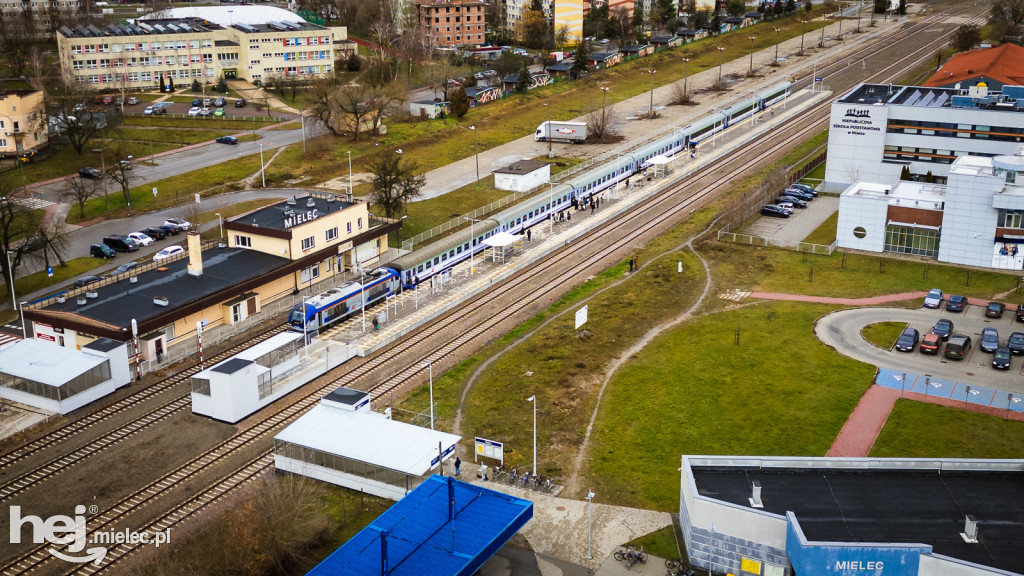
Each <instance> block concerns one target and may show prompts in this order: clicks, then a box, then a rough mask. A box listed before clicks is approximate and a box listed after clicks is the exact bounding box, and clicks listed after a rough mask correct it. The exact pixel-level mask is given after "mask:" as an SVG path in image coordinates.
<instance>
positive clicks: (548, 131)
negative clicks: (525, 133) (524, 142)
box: [533, 121, 587, 144]
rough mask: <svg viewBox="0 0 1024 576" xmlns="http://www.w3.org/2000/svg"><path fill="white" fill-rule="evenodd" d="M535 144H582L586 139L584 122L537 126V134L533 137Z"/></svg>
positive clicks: (552, 123) (550, 123)
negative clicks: (549, 142) (549, 141)
mask: <svg viewBox="0 0 1024 576" xmlns="http://www.w3.org/2000/svg"><path fill="white" fill-rule="evenodd" d="M533 139H534V140H536V141H537V142H547V141H548V140H551V141H552V142H569V143H571V144H582V143H583V141H584V140H586V139H587V123H586V122H556V121H553V122H543V123H541V125H540V126H537V133H536V134H534V135H533Z"/></svg>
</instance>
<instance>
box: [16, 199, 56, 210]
mask: <svg viewBox="0 0 1024 576" xmlns="http://www.w3.org/2000/svg"><path fill="white" fill-rule="evenodd" d="M14 201H15V203H17V204H21V205H22V206H24V207H26V208H28V209H29V210H42V209H45V208H46V207H47V206H53V205H54V204H56V202H50V201H49V200H43V199H42V198H15V199H14Z"/></svg>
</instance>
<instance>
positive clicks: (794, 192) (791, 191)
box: [782, 188, 814, 202]
mask: <svg viewBox="0 0 1024 576" xmlns="http://www.w3.org/2000/svg"><path fill="white" fill-rule="evenodd" d="M782 193H783V194H785V195H786V196H795V197H796V198H799V199H801V200H806V201H808V202H810V201H811V200H814V194H808V193H807V192H804V191H803V190H801V189H799V188H786V189H785V190H783V191H782Z"/></svg>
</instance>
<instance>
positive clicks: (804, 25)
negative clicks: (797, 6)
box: [799, 18, 807, 56]
mask: <svg viewBox="0 0 1024 576" xmlns="http://www.w3.org/2000/svg"><path fill="white" fill-rule="evenodd" d="M806 28H807V19H806V18H801V19H800V52H799V55H800V56H803V55H804V31H805V30H806Z"/></svg>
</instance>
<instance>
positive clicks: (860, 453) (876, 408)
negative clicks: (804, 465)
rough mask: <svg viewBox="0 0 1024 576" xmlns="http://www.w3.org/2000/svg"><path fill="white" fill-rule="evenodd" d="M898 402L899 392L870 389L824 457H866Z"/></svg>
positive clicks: (889, 389) (887, 389)
mask: <svg viewBox="0 0 1024 576" xmlns="http://www.w3.org/2000/svg"><path fill="white" fill-rule="evenodd" d="M899 399H900V393H899V391H898V390H893V389H892V388H885V387H883V386H872V387H871V388H868V391H867V392H866V393H864V396H862V397H861V399H860V402H858V403H857V407H856V408H854V409H853V413H852V414H850V417H849V418H848V419H847V420H846V424H843V429H842V430H840V431H839V436H837V437H836V439H835V442H833V443H832V447H831V448H829V449H828V452H827V453H826V454H825V456H835V457H839V456H849V457H858V458H862V457H864V456H867V455H868V452H870V451H871V447H872V446H873V445H874V444H875V439H876V438H878V434H879V433H880V432H881V431H882V427H883V426H885V421H886V420H888V419H889V414H890V413H891V412H892V408H893V406H895V405H896V401H897V400H899Z"/></svg>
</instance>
